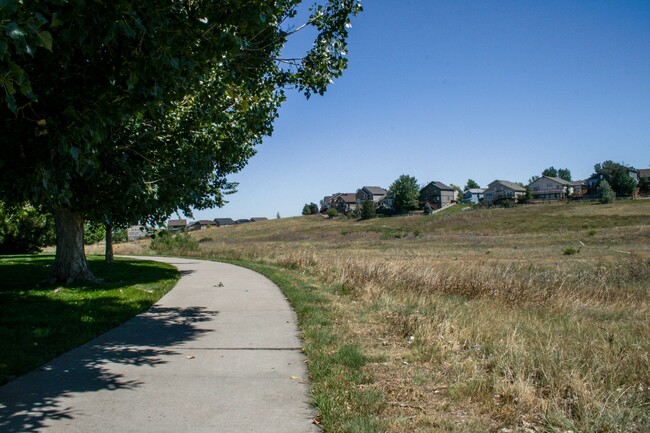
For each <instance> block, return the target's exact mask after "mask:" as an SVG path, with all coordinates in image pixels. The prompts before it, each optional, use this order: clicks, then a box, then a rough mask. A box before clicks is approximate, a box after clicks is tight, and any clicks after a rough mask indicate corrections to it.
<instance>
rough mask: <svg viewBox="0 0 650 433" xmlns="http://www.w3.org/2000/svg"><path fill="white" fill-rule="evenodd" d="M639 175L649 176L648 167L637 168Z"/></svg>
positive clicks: (649, 170)
mask: <svg viewBox="0 0 650 433" xmlns="http://www.w3.org/2000/svg"><path fill="white" fill-rule="evenodd" d="M639 177H650V168H642V169H640V170H639Z"/></svg>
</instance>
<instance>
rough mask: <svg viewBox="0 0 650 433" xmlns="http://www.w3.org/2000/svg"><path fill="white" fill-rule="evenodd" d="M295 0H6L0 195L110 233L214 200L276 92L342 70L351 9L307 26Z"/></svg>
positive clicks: (0, 17)
mask: <svg viewBox="0 0 650 433" xmlns="http://www.w3.org/2000/svg"><path fill="white" fill-rule="evenodd" d="M300 3H301V2H300V1H299V0H295V1H294V0H287V1H279V2H270V1H248V0H233V1H229V2H228V4H227V6H226V5H225V4H224V3H223V2H215V1H208V2H160V1H157V0H140V1H138V2H135V1H133V0H114V1H110V2H100V1H91V2H64V1H60V0H42V1H38V2H17V1H15V0H4V1H2V3H0V22H1V23H2V32H0V77H1V78H0V85H1V86H2V90H4V92H0V118H1V119H2V122H3V133H2V134H0V167H2V169H1V170H0V200H5V201H7V202H11V203H20V202H23V201H25V200H28V201H30V202H32V203H34V204H35V205H47V206H49V207H51V208H52V209H51V210H52V211H53V212H54V214H55V215H62V214H61V213H57V212H56V209H61V208H68V209H70V210H71V211H72V212H73V213H75V214H77V215H79V214H82V215H84V217H85V218H86V219H88V220H90V221H94V222H98V223H99V222H106V221H108V222H109V223H110V224H112V225H113V226H116V227H117V226H127V225H129V224H132V223H136V222H140V223H157V222H160V221H163V220H165V219H166V218H167V217H168V216H169V215H171V214H173V213H174V212H175V211H176V210H182V211H184V213H186V214H188V215H191V211H192V209H204V208H208V207H214V206H221V205H223V203H224V201H225V200H224V196H225V195H227V194H229V193H232V192H234V191H235V187H236V184H235V183H232V182H229V181H228V180H227V178H228V176H230V175H231V174H232V173H236V172H238V171H240V170H241V169H242V168H243V167H244V166H245V165H246V163H247V162H248V160H249V159H250V158H251V157H252V156H253V155H254V154H255V146H257V145H258V144H260V143H261V141H262V138H263V137H264V136H268V135H270V134H271V132H272V129H273V122H274V120H275V118H276V117H277V110H278V108H279V106H280V105H281V104H282V102H283V101H284V100H285V90H286V89H297V90H299V91H300V92H302V93H303V94H305V96H307V97H309V96H311V95H312V94H323V93H324V92H325V90H326V88H327V86H328V85H329V83H330V82H332V80H333V79H334V78H337V77H339V76H340V75H341V74H342V73H343V70H344V69H345V68H346V66H347V59H346V54H347V43H346V39H347V36H348V30H347V29H348V27H349V24H350V17H351V16H354V15H355V14H357V13H358V12H359V11H360V10H361V6H360V4H359V3H358V1H357V0H336V1H335V0H321V1H318V2H317V4H316V5H315V6H314V8H313V9H312V11H311V15H310V16H309V17H308V18H306V20H307V22H306V23H304V24H305V25H304V26H301V25H300V24H301V23H298V22H296V21H297V20H298V6H299V5H300ZM298 32H300V33H309V32H311V33H310V35H309V37H313V41H314V43H313V44H311V47H309V42H308V40H305V39H301V36H297V35H295V34H296V33H298ZM290 39H291V40H294V39H295V40H297V41H298V42H300V41H301V40H302V41H303V42H305V43H306V44H307V45H308V47H307V48H306V49H305V51H304V52H305V55H304V57H303V58H297V59H285V58H283V57H282V49H283V47H284V46H285V45H286V43H287V42H288V41H289V40H290ZM37 47H41V48H43V49H37ZM50 50H51V51H50ZM58 264H59V261H57V265H58Z"/></svg>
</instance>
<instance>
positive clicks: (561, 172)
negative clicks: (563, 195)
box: [557, 168, 571, 182]
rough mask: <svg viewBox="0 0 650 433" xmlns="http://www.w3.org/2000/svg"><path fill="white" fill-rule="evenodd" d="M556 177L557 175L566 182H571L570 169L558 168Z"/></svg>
mask: <svg viewBox="0 0 650 433" xmlns="http://www.w3.org/2000/svg"><path fill="white" fill-rule="evenodd" d="M557 177H559V178H560V179H564V180H566V181H568V182H571V170H569V169H568V168H558V169H557Z"/></svg>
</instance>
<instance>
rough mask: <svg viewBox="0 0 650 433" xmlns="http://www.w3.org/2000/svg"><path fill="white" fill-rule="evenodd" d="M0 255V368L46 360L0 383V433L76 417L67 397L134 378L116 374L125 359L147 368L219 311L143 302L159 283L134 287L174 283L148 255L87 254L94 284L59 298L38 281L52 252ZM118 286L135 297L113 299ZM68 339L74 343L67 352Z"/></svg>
mask: <svg viewBox="0 0 650 433" xmlns="http://www.w3.org/2000/svg"><path fill="white" fill-rule="evenodd" d="M1 259H2V260H0V280H1V282H0V341H1V342H2V343H1V344H0V373H2V372H3V371H5V372H7V371H8V372H14V373H13V374H21V373H23V372H26V371H29V370H31V369H32V368H34V366H37V365H40V364H42V363H43V362H46V361H47V360H51V361H49V362H47V363H46V364H44V365H42V366H41V367H40V368H37V369H36V370H33V371H30V372H29V373H27V374H25V375H23V376H21V377H18V378H17V379H14V380H13V381H11V382H9V383H7V384H6V385H4V386H1V387H0V431H2V432H8V433H14V432H16V433H17V432H25V431H35V430H39V429H42V428H46V427H47V424H48V420H56V419H73V418H75V417H78V416H79V415H81V414H80V413H76V412H75V411H74V410H73V409H72V408H71V407H69V406H67V405H66V399H67V398H69V397H70V396H72V395H78V394H83V393H92V392H99V391H101V392H106V391H116V390H122V389H127V390H129V389H136V388H138V387H140V386H143V385H144V383H143V382H142V381H140V380H138V376H136V375H131V374H129V375H128V377H127V376H125V375H124V374H123V369H124V368H125V367H124V366H128V368H131V367H133V368H139V367H150V368H155V367H157V366H160V365H163V364H167V363H169V362H171V361H173V359H174V357H178V356H182V354H181V353H179V352H177V351H176V350H174V348H175V347H176V346H177V345H178V344H181V343H187V342H191V341H193V340H196V339H197V338H199V337H200V336H202V335H204V334H205V333H207V332H210V331H209V330H207V329H202V328H201V323H202V322H206V321H210V320H212V319H213V318H214V317H215V316H216V315H217V314H218V312H216V311H208V310H206V309H204V308H203V307H187V308H177V307H163V306H158V305H154V306H153V307H151V308H149V307H150V306H151V304H152V303H153V302H155V301H156V300H157V299H158V298H159V297H160V296H161V295H162V294H163V293H164V291H162V292H157V293H154V292H153V291H151V292H150V291H149V290H148V289H147V287H148V286H139V285H143V284H147V283H152V282H156V281H161V280H171V281H174V280H175V279H176V277H177V275H178V271H177V270H175V269H171V268H169V269H166V268H160V267H159V266H158V267H156V265H155V264H151V263H148V262H143V261H139V260H138V261H129V260H124V261H117V262H116V263H114V264H112V265H106V264H104V263H100V262H99V261H98V260H91V263H90V265H91V269H92V271H93V272H94V273H95V275H96V276H97V277H98V278H101V279H102V280H103V282H102V283H101V284H85V285H83V284H79V285H77V286H69V287H66V288H65V289H61V291H59V292H58V293H57V296H59V295H61V296H63V297H64V298H58V297H53V296H51V295H52V294H53V292H55V291H57V290H59V288H58V287H57V286H56V285H51V284H47V283H43V282H42V281H43V280H44V279H45V278H47V275H48V274H49V266H50V265H51V263H52V261H53V258H52V257H51V256H49V257H48V256H15V257H7V256H3V257H1ZM21 275H22V277H21ZM127 286H128V287H129V288H128V289H127ZM167 287H168V286H167ZM122 288H124V290H125V291H126V290H132V291H133V292H134V293H137V294H141V296H137V297H136V296H134V297H133V298H129V299H125V298H124V297H120V296H118V295H117V294H116V292H120V291H122ZM147 308H149V309H148V310H147ZM145 310H146V311H145ZM142 311H145V312H144V313H142V314H140V315H138V316H136V317H133V316H134V315H135V314H138V313H140V312H142ZM130 317H132V318H131V319H130V320H128V321H127V322H126V323H124V324H123V325H122V326H119V327H117V328H114V327H115V326H117V325H119V324H120V323H122V322H124V321H125V320H127V319H129V318H130ZM111 328H114V329H112V330H110V331H109V332H106V331H108V330H109V329H111ZM100 334H101V335H100ZM96 335H100V336H99V337H97V338H95V339H94V340H91V339H92V338H94V337H95V336H96ZM64 340H65V342H63V341H64ZM89 340H90V341H89ZM86 341H88V343H86V344H83V343H84V342H86ZM25 343H27V344H25ZM81 344H83V345H82V346H79V345H81ZM77 346H79V347H77ZM71 347H77V348H76V349H73V350H71V351H69V352H68V350H69V349H70V348H71ZM61 353H63V355H61V356H59V357H58V358H56V359H54V358H55V357H56V356H58V355H60V354H61ZM38 360H40V362H39V361H38ZM34 362H37V363H36V364H34ZM0 376H2V375H1V374H0ZM11 378H12V377H11V376H5V377H4V378H3V377H0V379H4V380H7V379H11ZM116 416H119V414H116Z"/></svg>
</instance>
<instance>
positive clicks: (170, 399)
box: [0, 257, 320, 433]
mask: <svg viewBox="0 0 650 433" xmlns="http://www.w3.org/2000/svg"><path fill="white" fill-rule="evenodd" d="M151 259H153V260H158V261H162V262H166V263H171V264H172V265H174V266H176V267H177V268H178V269H179V270H180V271H181V273H182V277H181V279H180V281H179V283H178V285H177V286H176V287H175V288H174V289H173V290H172V291H171V292H169V293H168V294H167V295H165V296H164V297H163V298H162V299H161V300H160V301H159V302H158V303H157V304H156V305H155V306H153V307H152V308H151V309H150V310H149V311H147V312H145V313H143V314H141V315H139V316H137V317H135V318H133V319H131V320H130V321H128V322H127V323H125V324H124V325H122V326H120V327H118V328H116V329H114V330H112V331H110V332H108V333H106V334H104V335H102V336H100V337H99V338H97V339H95V340H93V341H91V342H89V343H88V344H85V345H84V346H81V347H79V348H77V349H75V350H72V351H71V352H68V353H66V354H64V355H63V356H61V357H59V358H57V359H55V360H53V361H52V362H50V363H48V364H46V365H45V366H43V367H41V368H39V369H37V370H35V371H33V372H31V373H29V374H26V375H25V376H22V377H20V378H18V379H16V380H14V381H12V382H10V383H8V384H7V385H5V386H3V387H0V431H2V432H6V433H15V432H25V431H44V432H45V431H46V432H66V433H68V432H84V433H89V432H138V433H142V432H156V433H158V432H174V433H179V432H188V433H200V432H210V433H231V432H232V433H245V432H250V433H276V432H277V433H315V432H318V431H320V430H319V429H318V428H317V427H316V426H314V425H313V424H311V420H312V418H313V416H314V413H313V411H312V409H311V408H310V406H309V396H308V385H307V384H306V383H305V382H306V378H307V373H306V368H305V364H304V362H303V361H304V360H303V356H302V353H301V350H300V349H301V341H300V338H299V336H298V334H299V332H298V328H297V326H296V321H295V317H294V314H293V312H292V311H291V309H290V307H289V304H288V302H287V301H286V299H285V298H284V296H283V295H282V293H281V292H280V290H279V289H278V287H277V286H275V285H274V284H273V283H272V282H271V281H269V280H268V279H266V278H265V277H263V276H261V275H260V274H257V273H255V272H253V271H250V270H247V269H244V268H240V267H237V266H233V265H228V264H223V263H216V262H209V261H203V260H190V259H176V258H161V257H152V258H151Z"/></svg>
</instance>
